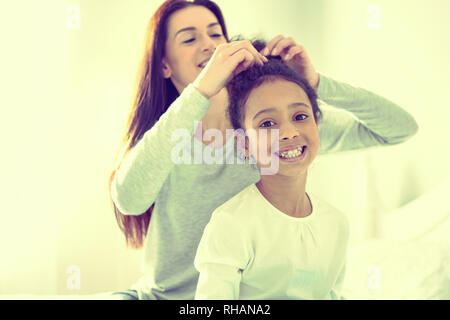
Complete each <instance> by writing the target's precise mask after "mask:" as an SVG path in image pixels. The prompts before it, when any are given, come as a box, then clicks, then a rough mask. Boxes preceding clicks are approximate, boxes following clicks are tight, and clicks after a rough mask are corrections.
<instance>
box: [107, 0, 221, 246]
mask: <svg viewBox="0 0 450 320" xmlns="http://www.w3.org/2000/svg"><path fill="white" fill-rule="evenodd" d="M193 5H195V6H204V7H206V8H207V9H209V10H210V11H211V12H212V13H213V14H214V15H215V16H216V18H217V20H218V22H219V24H220V25H221V26H222V31H223V35H224V37H225V39H227V41H228V35H227V30H226V27H225V21H224V18H223V15H222V12H221V10H220V8H219V7H218V6H217V5H216V4H215V3H214V2H212V1H209V0H194V1H188V0H167V1H165V2H164V3H163V4H162V5H161V6H160V7H159V8H158V9H157V10H156V12H155V13H154V14H153V16H152V17H151V19H150V21H149V24H148V26H147V31H146V36H145V43H144V53H143V58H142V62H141V65H140V68H139V70H138V73H137V76H138V78H137V81H136V84H137V87H136V88H135V92H136V93H135V98H134V101H133V103H132V105H131V110H130V112H129V115H128V120H127V123H126V126H125V132H124V135H123V137H122V140H121V142H120V148H119V151H118V153H117V154H116V162H115V166H114V169H113V171H112V173H111V175H110V179H109V184H108V186H109V189H108V191H109V192H110V190H111V184H112V182H113V180H114V176H115V174H116V172H117V170H118V169H119V168H120V165H121V163H122V161H123V159H124V158H125V156H126V155H127V154H128V152H129V151H130V150H131V149H132V148H133V147H134V146H135V145H136V143H137V142H138V141H139V139H140V138H141V137H142V136H143V135H144V133H145V132H147V131H148V130H149V129H151V128H152V127H153V125H154V124H155V123H156V122H157V121H158V120H159V118H160V117H161V115H163V114H164V113H165V112H166V110H167V109H168V108H169V106H170V105H171V104H172V102H173V101H174V100H175V99H176V98H177V97H178V96H179V93H178V91H177V90H176V89H175V87H174V85H173V84H172V81H171V80H170V79H165V78H164V76H163V71H162V59H163V57H164V56H165V44H166V40H167V24H168V19H169V18H170V16H171V15H172V14H173V13H174V12H175V11H178V10H181V9H184V8H186V7H188V6H193ZM110 200H111V202H112V206H113V208H114V212H115V216H116V220H117V223H118V225H119V228H120V230H121V231H122V232H123V233H124V235H125V239H126V244H127V246H128V247H132V248H134V249H140V248H142V247H143V244H144V239H145V237H146V235H147V230H148V225H149V223H150V217H151V214H152V211H153V208H154V205H155V204H154V203H153V204H152V205H151V206H150V207H149V208H148V209H147V211H145V212H144V213H142V214H141V215H126V214H123V213H122V212H120V211H119V209H118V208H117V207H116V205H115V204H114V201H113V200H112V198H111V194H110Z"/></svg>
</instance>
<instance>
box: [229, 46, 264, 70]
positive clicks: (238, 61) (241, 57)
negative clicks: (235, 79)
mask: <svg viewBox="0 0 450 320" xmlns="http://www.w3.org/2000/svg"><path fill="white" fill-rule="evenodd" d="M230 62H231V64H232V68H234V71H233V75H237V74H239V73H241V72H242V71H244V70H246V69H248V68H250V67H252V66H254V65H255V63H259V64H261V63H260V62H257V61H256V60H255V56H254V54H253V53H252V52H250V51H249V50H247V49H245V48H241V49H239V50H238V51H236V52H234V53H233V54H232V56H231V57H230Z"/></svg>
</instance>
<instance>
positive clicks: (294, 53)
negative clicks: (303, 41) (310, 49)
mask: <svg viewBox="0 0 450 320" xmlns="http://www.w3.org/2000/svg"><path fill="white" fill-rule="evenodd" d="M303 55H306V51H305V49H304V47H303V46H300V45H296V46H293V47H290V48H289V50H288V51H287V52H286V54H285V55H284V57H282V59H283V60H284V61H288V60H290V59H293V58H295V57H300V58H302V56H303Z"/></svg>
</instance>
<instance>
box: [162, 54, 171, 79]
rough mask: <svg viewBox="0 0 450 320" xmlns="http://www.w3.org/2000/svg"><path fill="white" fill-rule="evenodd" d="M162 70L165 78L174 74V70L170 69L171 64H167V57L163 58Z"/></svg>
mask: <svg viewBox="0 0 450 320" xmlns="http://www.w3.org/2000/svg"><path fill="white" fill-rule="evenodd" d="M162 64H163V67H162V71H163V76H164V78H165V79H169V78H170V77H171V76H172V70H171V69H170V66H169V65H168V64H167V62H166V59H162Z"/></svg>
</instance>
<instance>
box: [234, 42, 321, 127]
mask: <svg viewBox="0 0 450 320" xmlns="http://www.w3.org/2000/svg"><path fill="white" fill-rule="evenodd" d="M252 44H253V46H254V47H255V49H256V50H258V51H260V50H262V49H263V48H264V47H265V46H266V44H265V42H264V41H262V40H255V41H253V42H252ZM267 58H268V60H269V62H267V63H265V64H264V65H263V66H253V67H251V68H249V69H247V70H245V71H243V72H241V73H239V74H238V75H236V76H235V77H234V78H233V79H231V80H230V82H229V83H228V84H227V90H228V94H229V99H230V103H229V106H228V116H229V118H230V121H231V124H232V125H233V127H234V129H235V130H238V129H244V128H243V125H242V123H243V120H244V115H245V108H244V106H245V103H246V102H247V99H248V97H249V95H250V92H251V91H252V90H253V89H255V88H257V87H258V86H260V85H261V84H263V83H264V82H266V81H274V80H278V79H280V78H281V79H284V80H287V81H290V82H293V83H295V84H297V85H299V86H300V87H301V88H302V89H303V90H304V91H305V93H306V95H307V96H308V98H309V101H310V102H311V106H312V109H313V113H314V119H315V120H316V123H318V121H319V120H320V118H321V117H322V112H321V111H320V109H319V106H318V104H317V94H316V92H315V91H314V89H313V88H312V87H311V86H310V84H309V83H308V81H306V80H305V79H303V78H302V77H300V76H299V75H298V74H297V73H296V72H295V71H294V70H292V69H291V68H289V67H288V66H287V65H286V64H285V63H284V62H283V61H282V60H281V58H280V57H279V56H268V57H267ZM274 94H276V92H274Z"/></svg>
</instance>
